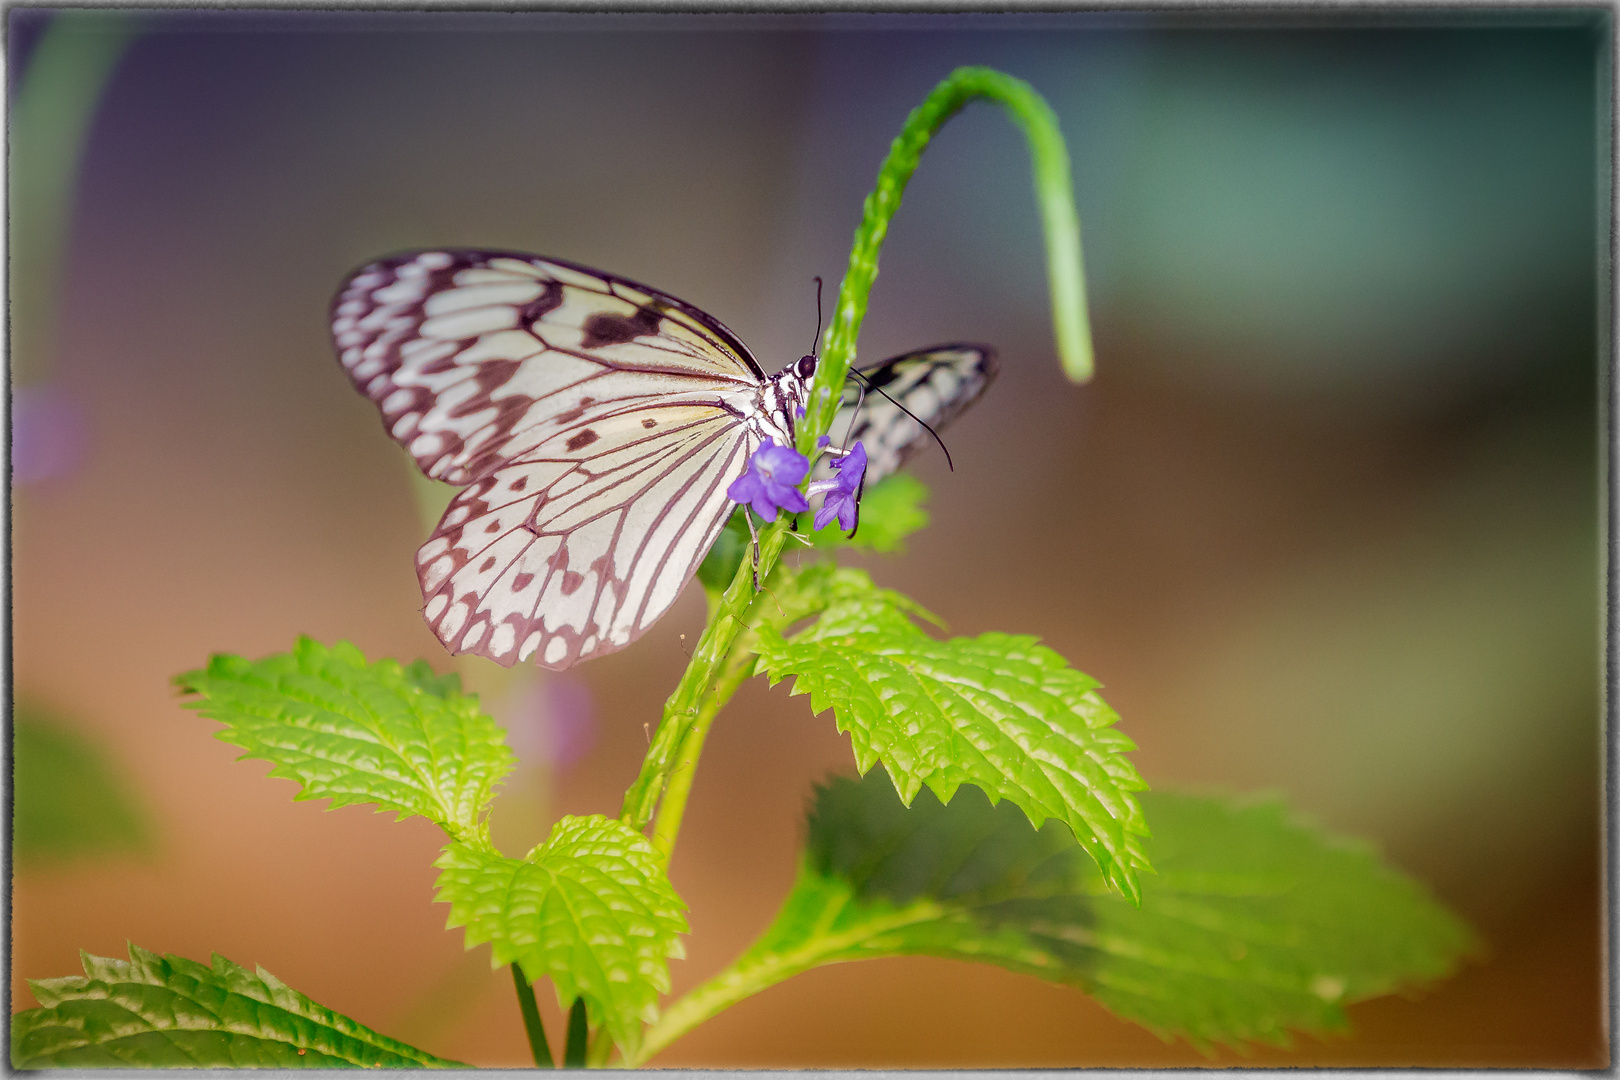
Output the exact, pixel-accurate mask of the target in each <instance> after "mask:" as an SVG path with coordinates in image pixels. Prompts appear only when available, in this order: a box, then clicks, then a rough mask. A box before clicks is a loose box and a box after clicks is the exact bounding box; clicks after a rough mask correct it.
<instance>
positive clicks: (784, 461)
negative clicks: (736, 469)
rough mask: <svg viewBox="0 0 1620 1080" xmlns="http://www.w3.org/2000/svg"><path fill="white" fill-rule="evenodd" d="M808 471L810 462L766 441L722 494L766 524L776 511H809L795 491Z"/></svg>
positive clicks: (787, 449)
mask: <svg viewBox="0 0 1620 1080" xmlns="http://www.w3.org/2000/svg"><path fill="white" fill-rule="evenodd" d="M809 471H810V459H809V458H807V457H805V456H804V455H803V454H801V453H799V452H798V451H797V450H795V449H793V448H792V447H791V446H777V445H776V440H774V439H767V440H765V445H764V446H761V447H760V448H759V449H758V450H755V451H754V456H753V457H752V458H750V459H749V461H748V471H747V472H745V473H743V474H742V475H741V476H739V477H737V479H735V480H733V481H732V482H731V486H730V487H729V488H727V489H726V495H727V496H729V497H730V499H731V501H732V502H739V503H747V504H749V505H750V506H752V507H753V508H754V513H756V514H758V515H759V516H760V517H761V518H763V519H764V520H766V521H775V520H776V512H777V511H778V510H786V511H788V512H789V513H792V514H797V513H800V512H801V511H804V510H808V509H810V504H809V503H807V502H805V501H804V492H802V491H800V490H799V481H801V480H803V479H804V474H805V473H807V472H809Z"/></svg>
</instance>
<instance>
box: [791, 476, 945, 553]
mask: <svg viewBox="0 0 1620 1080" xmlns="http://www.w3.org/2000/svg"><path fill="white" fill-rule="evenodd" d="M927 498H928V486H927V485H926V484H924V483H923V482H922V481H921V480H918V479H917V478H916V477H915V476H912V475H911V474H910V473H905V472H897V473H890V474H889V475H888V476H885V477H884V478H883V479H882V480H879V481H878V482H877V483H876V484H874V485H872V487H870V488H868V489H867V491H866V493H865V494H864V495H862V496H861V517H860V522H859V523H858V524H857V525H856V527H855V535H854V536H853V537H851V536H848V535H846V534H845V533H844V531H843V530H842V529H840V528H839V527H838V523H837V522H836V521H833V522H829V523H828V524H827V527H826V528H825V529H817V530H816V531H815V532H812V533H811V534H810V539H811V541H812V542H813V543H814V544H815V545H816V547H819V548H836V547H853V548H857V549H860V550H863V551H876V552H879V553H881V554H885V555H888V554H892V553H895V552H900V551H904V550H905V539H906V537H908V536H910V535H911V534H912V533H914V532H916V531H917V530H919V529H922V528H926V527H927V525H928V511H927V510H924V509H923V502H924V500H926V499H927ZM813 516H814V515H811V514H806V515H803V516H801V517H800V518H799V527H800V528H809V527H810V525H811V524H812V522H811V518H812V517H813Z"/></svg>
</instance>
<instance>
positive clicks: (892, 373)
mask: <svg viewBox="0 0 1620 1080" xmlns="http://www.w3.org/2000/svg"><path fill="white" fill-rule="evenodd" d="M332 337H333V342H334V345H335V346H336V349H337V352H338V357H339V359H340V361H341V362H342V364H343V367H344V369H345V370H346V371H347V372H348V375H349V378H350V380H351V381H352V382H353V383H354V385H355V387H356V388H357V389H358V390H359V391H360V392H361V393H363V394H365V395H366V396H367V397H368V398H370V399H371V400H372V401H373V402H374V403H375V404H376V405H377V407H378V408H379V410H380V411H381V412H382V419H383V426H384V427H385V428H386V429H387V430H388V432H389V434H390V435H391V436H393V438H394V439H395V440H396V441H397V442H399V443H400V445H402V446H404V447H405V449H406V450H407V451H408V452H409V453H410V454H411V456H412V458H413V459H414V460H415V462H416V464H417V466H418V467H419V468H420V469H421V470H422V472H423V473H425V474H426V475H428V476H430V477H433V478H435V479H438V480H443V481H445V482H446V483H449V484H454V485H457V486H460V487H462V488H463V490H462V491H461V492H459V493H458V494H457V495H456V496H455V498H454V499H453V500H452V501H451V503H450V506H449V508H448V509H447V510H446V511H445V513H444V517H443V519H442V520H441V521H440V522H439V525H438V528H436V529H435V530H434V532H433V535H432V536H431V537H430V538H429V539H428V541H427V543H426V544H424V545H423V546H422V547H421V549H420V550H419V551H418V552H417V557H416V566H417V574H418V577H419V579H420V583H421V587H422V599H423V609H422V614H423V616H424V617H425V618H426V619H427V622H428V625H429V627H431V628H432V630H433V632H434V634H435V635H436V636H437V637H438V638H439V640H440V641H441V642H443V643H444V644H445V646H446V647H447V648H449V650H450V651H451V652H452V653H464V652H470V653H476V654H479V655H482V656H485V657H488V658H489V659H491V660H494V661H496V662H497V663H500V664H503V665H506V666H510V665H512V664H513V663H516V662H518V661H522V660H527V659H529V658H530V657H531V656H536V657H537V658H538V661H539V663H541V664H543V665H544V666H546V667H548V668H554V669H561V668H566V667H569V666H570V665H572V664H575V663H577V662H579V661H580V660H585V659H589V658H591V657H594V656H600V655H603V654H605V653H609V652H613V651H616V650H618V649H621V648H623V647H624V646H626V645H628V644H630V643H631V642H632V641H634V640H635V639H636V638H637V637H639V636H640V635H641V634H642V633H644V632H645V631H646V630H647V629H648V628H649V627H651V626H652V624H653V623H654V622H656V621H657V620H658V618H659V617H660V616H661V615H663V614H664V612H665V611H667V610H668V609H669V607H670V605H671V604H673V603H674V602H675V598H676V597H677V596H678V595H679V594H680V591H681V588H682V587H683V586H684V585H685V584H686V582H687V580H688V579H689V578H690V577H691V576H692V575H693V573H694V572H695V571H696V570H697V567H698V564H699V563H700V562H701V561H702V560H703V556H704V555H705V554H706V553H707V552H708V550H709V548H710V546H711V545H712V544H713V543H714V541H715V538H716V537H717V536H718V535H719V533H720V530H721V529H722V528H723V527H724V526H725V523H726V521H727V519H728V518H729V517H730V516H731V513H732V511H733V509H734V508H735V505H736V504H734V503H732V502H731V500H730V499H729V498H728V497H727V494H726V489H727V487H728V486H730V484H731V483H732V481H734V480H735V479H737V478H738V477H739V476H741V475H742V474H743V473H744V472H745V471H746V469H747V468H748V461H749V458H750V457H751V456H752V455H753V454H754V452H755V451H756V450H758V449H759V448H760V447H761V446H762V445H764V443H765V442H766V441H767V440H773V441H775V442H776V443H777V444H778V445H782V446H792V445H793V442H794V421H795V419H796V418H797V417H798V416H800V415H802V413H803V410H804V404H805V402H806V400H807V398H808V395H809V386H810V381H811V379H812V378H813V377H814V375H815V370H816V362H817V361H816V357H815V356H814V355H809V356H804V357H801V358H800V359H799V360H798V361H796V362H795V363H792V364H790V365H788V366H787V367H785V368H783V369H782V370H781V371H779V372H777V373H776V374H774V375H766V374H765V372H764V371H763V370H762V369H761V368H760V366H759V363H758V361H757V360H755V359H754V356H753V354H752V353H751V352H749V350H748V347H747V346H746V345H744V344H743V343H742V341H741V340H740V339H739V338H738V337H737V335H735V334H734V333H732V332H731V331H730V330H728V329H727V328H726V327H725V325H724V324H722V323H721V322H720V321H719V320H718V319H716V318H714V317H713V316H711V315H709V314H707V313H705V312H703V311H701V310H699V309H698V308H696V307H694V306H693V305H691V304H688V303H686V302H685V301H683V300H679V299H677V298H675V297H673V296H671V295H669V294H668V293H664V292H660V291H659V290H657V289H653V288H649V287H648V286H646V285H641V284H638V283H636V282H634V281H631V280H629V279H628V278H622V277H619V276H617V275H614V274H608V273H603V272H602V271H599V270H592V269H589V268H587V267H584V266H579V265H576V264H574V263H569V262H564V261H562V260H559V259H547V258H541V257H539V256H535V255H526V254H520V253H515V252H502V251H478V250H450V249H446V250H435V251H417V252H408V253H405V254H400V255H394V256H391V257H389V258H385V259H381V260H379V261H377V262H373V263H370V264H368V265H366V266H363V267H361V268H360V269H359V270H357V271H355V272H354V273H353V274H351V275H350V276H349V278H348V279H347V280H346V281H345V282H344V284H343V286H342V287H341V288H340V289H339V291H338V293H337V296H336V297H335V298H334V299H333V301H332ZM995 371H996V366H995V355H994V353H993V352H992V351H991V350H990V349H988V348H986V347H984V346H978V345H949V346H939V347H936V348H934V349H927V350H921V351H918V352H915V353H907V354H905V355H903V356H897V357H894V358H892V359H890V360H886V361H884V362H883V363H881V364H877V365H875V366H874V367H873V368H871V369H869V370H868V371H867V373H866V378H867V379H868V380H870V381H871V382H872V383H873V384H874V385H876V386H879V387H880V388H881V390H882V391H883V393H881V394H879V395H877V396H875V397H871V398H868V400H869V401H871V402H872V403H873V404H872V406H871V408H870V409H869V410H863V411H862V412H861V413H860V415H859V416H857V415H856V410H855V408H854V402H853V401H852V400H851V395H850V394H849V393H848V391H849V390H850V389H852V388H848V387H846V395H845V397H844V399H843V401H842V407H841V409H840V412H839V414H838V419H837V420H835V422H834V431H839V432H842V433H845V434H848V435H852V436H853V437H854V438H857V439H866V440H868V443H867V445H868V446H869V447H871V449H870V450H869V454H870V463H869V465H868V469H867V477H868V480H869V481H876V480H877V479H880V478H881V477H882V476H883V475H884V474H886V473H887V472H891V471H893V470H894V469H895V468H897V467H898V466H899V464H900V462H901V460H903V458H904V457H905V455H906V454H907V452H909V450H910V449H911V447H912V444H913V443H914V442H915V441H916V440H917V439H918V438H919V437H920V436H921V434H922V432H923V430H924V428H923V426H922V424H920V423H919V422H918V419H913V417H912V415H910V414H915V416H916V417H917V418H919V419H920V420H921V421H923V422H926V423H928V424H932V425H935V426H937V425H938V424H939V423H942V422H944V421H946V420H949V419H950V418H951V417H953V416H954V415H956V413H958V412H960V410H961V409H962V408H963V407H965V406H966V405H967V404H968V403H969V402H970V401H971V400H972V399H973V398H975V397H977V396H978V394H980V393H982V392H983V390H984V388H985V386H987V385H988V383H989V381H990V379H992V378H993V377H994V375H995ZM884 394H886V395H887V396H886V397H885V396H884ZM908 409H909V410H910V414H908V413H907V412H906V410H908ZM840 424H841V425H842V427H840ZM852 424H853V428H852V427H851V425H852Z"/></svg>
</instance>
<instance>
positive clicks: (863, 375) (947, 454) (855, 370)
mask: <svg viewBox="0 0 1620 1080" xmlns="http://www.w3.org/2000/svg"><path fill="white" fill-rule="evenodd" d="M849 373H850V374H851V375H854V376H856V377H858V378H859V379H860V380H861V382H862V383H864V384H865V385H867V386H869V387H871V388H872V389H873V390H876V391H877V392H878V393H880V394H882V395H883V396H884V397H886V398H889V403H890V404H891V405H893V406H894V407H895V408H897V409H899V410H900V411H901V412H903V413H905V414H906V415H907V416H909V417H911V418H912V419H913V420H915V421H917V423H919V424H922V426H923V429H924V430H925V431H927V432H928V434H930V435H932V436H933V437H934V441H935V442H937V443H939V448H940V449H941V450H944V451H945V464H946V465H947V466H948V467H949V468H950V470H951V472H955V471H956V466H955V465H954V464H952V463H951V452H950V450H949V449H947V448H946V446H945V440H944V439H941V438H940V437H939V432H937V431H935V430H934V429H933V428H931V427H929V426H928V425H927V424H926V423H924V422H923V419H922V418H921V417H919V416H918V415H917V414H916V413H914V412H912V411H911V410H910V409H908V408H906V407H905V406H904V405H902V404H900V403H899V402H898V401H895V400H894V398H892V397H889V392H888V391H887V390H885V389H883V387H881V386H879V385H878V384H877V383H875V382H873V381H872V380H871V379H868V378H867V377H866V373H865V372H863V371H861V370H859V369H858V368H850V369H849Z"/></svg>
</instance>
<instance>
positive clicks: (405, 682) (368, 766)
mask: <svg viewBox="0 0 1620 1080" xmlns="http://www.w3.org/2000/svg"><path fill="white" fill-rule="evenodd" d="M175 682H176V683H177V684H178V685H179V686H180V688H181V689H182V690H183V691H186V692H188V693H194V694H198V695H200V696H201V698H202V700H200V701H194V702H188V704H189V705H190V707H191V708H194V709H197V710H198V711H199V712H201V713H202V714H203V715H204V716H207V717H210V718H212V719H215V720H219V721H221V722H223V723H224V724H225V725H226V726H225V730H223V731H220V732H217V733H216V736H217V737H218V738H220V739H223V740H224V741H225V742H228V743H230V744H232V745H233V746H240V747H241V748H242V749H244V750H246V751H247V753H245V754H243V755H242V756H243V757H254V758H262V759H263V760H265V761H269V762H270V763H271V764H272V765H273V768H271V770H270V775H271V776H281V777H286V778H288V779H291V780H296V781H298V783H300V784H302V785H303V788H304V789H303V791H301V792H299V793H298V795H296V796H295V798H299V799H331V800H332V806H333V807H334V808H336V807H339V806H347V805H349V804H351V803H376V804H377V807H378V809H379V810H392V811H395V812H397V813H398V814H399V816H400V817H404V816H405V815H407V814H420V815H422V816H423V817H425V818H428V819H429V820H430V821H433V822H434V823H435V824H437V825H438V826H439V827H440V828H442V829H443V830H444V831H445V832H446V833H447V834H449V835H450V836H451V837H452V838H454V839H460V840H466V841H472V842H479V843H482V839H481V838H482V835H483V823H482V821H481V816H482V814H483V812H484V811H485V809H486V808H487V806H488V803H489V800H490V795H491V789H492V788H493V787H494V786H495V785H496V784H497V783H499V782H500V781H501V780H502V778H504V777H505V776H506V774H507V773H508V772H510V771H511V770H512V766H513V764H514V761H515V759H514V757H513V755H512V752H511V751H510V750H508V749H507V747H506V744H505V741H504V733H503V732H502V730H501V728H500V727H499V726H498V725H497V724H496V723H495V721H493V720H491V719H490V718H489V717H488V716H485V715H484V714H483V713H481V712H479V711H478V699H477V697H474V696H471V695H463V694H462V693H461V685H460V680H459V679H458V678H457V677H455V676H443V677H440V676H436V675H434V674H433V672H432V669H430V668H429V667H428V666H427V665H426V664H425V663H423V662H422V661H420V660H419V661H417V662H416V663H414V664H411V665H410V666H408V667H401V666H400V665H399V664H398V663H396V662H395V661H393V660H378V661H377V662H376V663H370V664H368V663H367V662H366V658H365V657H364V656H362V655H361V654H360V651H359V650H358V649H356V648H355V647H354V646H352V645H350V644H348V643H347V642H339V643H338V644H336V645H334V646H333V647H332V648H330V649H328V648H326V647H325V646H324V645H322V644H320V643H319V642H317V641H312V640H311V639H309V638H299V639H298V642H297V644H296V645H294V646H293V650H292V651H291V652H288V653H277V654H276V655H274V656H268V657H265V658H264V659H263V660H257V661H250V660H244V659H242V658H241V657H239V656H230V655H226V654H221V655H216V656H214V657H211V658H210V659H209V662H208V667H207V668H205V669H204V670H202V671H190V672H187V673H186V674H184V675H181V676H179V677H177V678H176V679H175Z"/></svg>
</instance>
